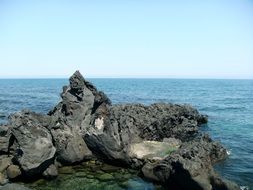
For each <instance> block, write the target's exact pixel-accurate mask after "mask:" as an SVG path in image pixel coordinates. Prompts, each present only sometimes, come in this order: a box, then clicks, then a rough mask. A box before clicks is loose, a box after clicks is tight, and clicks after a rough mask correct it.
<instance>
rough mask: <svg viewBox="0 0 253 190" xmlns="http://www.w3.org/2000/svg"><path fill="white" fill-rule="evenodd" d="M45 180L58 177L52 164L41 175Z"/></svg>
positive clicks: (56, 170)
mask: <svg viewBox="0 0 253 190" xmlns="http://www.w3.org/2000/svg"><path fill="white" fill-rule="evenodd" d="M42 175H43V176H44V177H45V178H47V179H53V178H56V177H57V176H58V169H57V168H56V166H55V165H54V164H51V165H50V166H49V167H48V168H47V169H46V170H45V171H44V172H43V174H42Z"/></svg>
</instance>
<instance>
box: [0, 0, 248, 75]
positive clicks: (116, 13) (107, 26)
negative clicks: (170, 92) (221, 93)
mask: <svg viewBox="0 0 253 190" xmlns="http://www.w3.org/2000/svg"><path fill="white" fill-rule="evenodd" d="M75 70H80V71H81V72H82V73H83V75H84V76H86V77H130V78H131V77H134V78H136V77H138V78H139V77H140V78H153V77H154V78H156V77H157V78H239V79H247V78H251V79H252V78H253V0H199V1H197V0H192V1H188V0H174V1H172V0H171V1H170V0H122V1H119V0H115V1H113V0H92V1H88V0H87V1H86V0H82V1H81V0H71V1H70V0H41V1H39V0H22V1H20V0H0V78H62V77H68V76H70V75H71V74H72V73H73V72H74V71H75Z"/></svg>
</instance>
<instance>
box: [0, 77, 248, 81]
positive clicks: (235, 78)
mask: <svg viewBox="0 0 253 190" xmlns="http://www.w3.org/2000/svg"><path fill="white" fill-rule="evenodd" d="M69 78H70V76H68V77H67V76H40V77H33V76H31V77H26V76H17V77H15V76H10V77H8V76H5V77H1V76H0V80H4V79H10V80H11V79H14V80H19V79H20V80H29V79H34V80H36V79H69ZM84 78H85V79H86V78H87V79H200V80H201V79H202V80H203V79H206V80H253V77H252V78H248V77H247V78H242V77H241V78H240V77H234V78H233V77H179V76H160V77H159V76H141V77H139V76H87V77H86V76H84Z"/></svg>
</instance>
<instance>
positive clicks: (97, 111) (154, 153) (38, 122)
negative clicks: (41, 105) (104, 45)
mask: <svg viewBox="0 0 253 190" xmlns="http://www.w3.org/2000/svg"><path fill="white" fill-rule="evenodd" d="M69 83H70V84H69V85H68V86H65V87H63V92H62V93H61V97H62V100H61V101H60V102H59V103H58V105H56V106H55V108H53V110H51V111H50V112H49V113H48V115H43V114H36V113H34V112H31V111H21V112H18V113H15V114H13V115H11V116H10V117H9V123H8V125H7V126H0V153H2V154H4V155H5V157H0V163H1V160H3V159H9V160H10V163H9V164H8V165H3V168H4V169H3V172H6V169H7V168H8V167H9V165H12V164H14V165H17V166H15V172H14V173H12V174H14V175H9V178H12V177H13V176H15V177H16V174H18V175H19V171H18V168H20V169H21V172H22V175H23V177H31V176H34V175H35V176H44V177H45V178H49V179H51V178H54V177H56V176H57V175H58V171H57V167H56V166H55V163H59V164H60V165H69V164H73V163H78V162H81V161H83V160H85V159H90V158H93V157H96V158H97V159H100V160H103V161H104V162H109V163H110V164H112V165H118V166H119V165H120V166H125V167H132V168H135V169H141V171H142V173H143V176H144V177H145V178H148V179H150V180H153V181H156V182H158V183H161V184H164V186H165V187H168V188H172V189H173V187H177V189H189V190H191V189H194V190H223V189H227V190H237V189H238V188H239V187H238V186H237V185H236V184H234V183H232V182H230V181H227V180H223V179H222V178H221V177H220V176H218V175H217V174H216V173H215V171H214V170H213V167H212V165H213V164H214V163H216V162H218V161H221V160H223V159H225V158H226V157H227V154H226V149H225V148H224V147H223V146H222V145H221V144H220V143H218V142H214V141H212V139H210V138H209V137H208V136H207V135H202V134H201V133H200V132H199V127H200V125H201V124H204V123H206V122H207V116H206V115H202V114H200V113H199V112H198V111H197V110H196V109H194V108H192V107H191V106H190V105H177V104H165V103H159V104H158V103H157V104H152V105H149V106H146V105H142V104H126V105H111V101H110V100H109V98H108V97H107V96H106V95H105V94H104V93H103V92H100V91H98V90H97V89H96V87H95V86H94V85H92V84H91V83H90V82H88V81H86V80H85V79H84V78H83V76H82V75H81V74H80V72H79V71H77V72H75V73H74V74H73V75H72V76H71V77H70V79H69ZM12 158H13V159H12ZM10 169H11V168H9V170H10ZM13 169H14V168H13ZM16 169H17V170H16ZM8 172H9V173H10V171H8Z"/></svg>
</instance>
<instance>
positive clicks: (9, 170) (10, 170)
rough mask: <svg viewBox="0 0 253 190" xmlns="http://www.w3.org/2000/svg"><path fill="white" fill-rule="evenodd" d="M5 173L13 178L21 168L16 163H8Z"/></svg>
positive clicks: (19, 173) (19, 172)
mask: <svg viewBox="0 0 253 190" xmlns="http://www.w3.org/2000/svg"><path fill="white" fill-rule="evenodd" d="M6 174H7V177H8V178H9V179H15V178H16V177H18V176H20V175H21V170H20V168H19V167H18V166H17V165H10V166H9V167H8V168H7V170H6Z"/></svg>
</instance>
